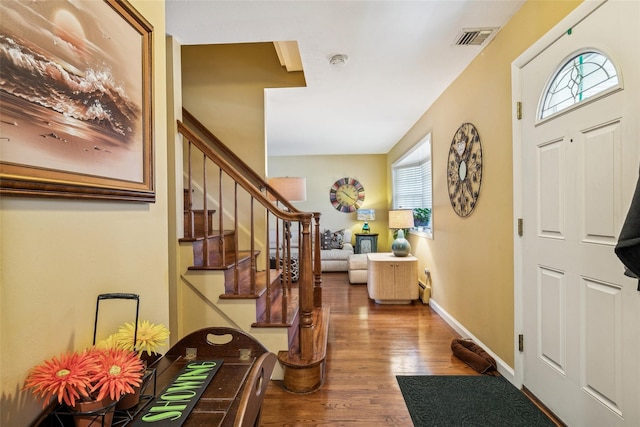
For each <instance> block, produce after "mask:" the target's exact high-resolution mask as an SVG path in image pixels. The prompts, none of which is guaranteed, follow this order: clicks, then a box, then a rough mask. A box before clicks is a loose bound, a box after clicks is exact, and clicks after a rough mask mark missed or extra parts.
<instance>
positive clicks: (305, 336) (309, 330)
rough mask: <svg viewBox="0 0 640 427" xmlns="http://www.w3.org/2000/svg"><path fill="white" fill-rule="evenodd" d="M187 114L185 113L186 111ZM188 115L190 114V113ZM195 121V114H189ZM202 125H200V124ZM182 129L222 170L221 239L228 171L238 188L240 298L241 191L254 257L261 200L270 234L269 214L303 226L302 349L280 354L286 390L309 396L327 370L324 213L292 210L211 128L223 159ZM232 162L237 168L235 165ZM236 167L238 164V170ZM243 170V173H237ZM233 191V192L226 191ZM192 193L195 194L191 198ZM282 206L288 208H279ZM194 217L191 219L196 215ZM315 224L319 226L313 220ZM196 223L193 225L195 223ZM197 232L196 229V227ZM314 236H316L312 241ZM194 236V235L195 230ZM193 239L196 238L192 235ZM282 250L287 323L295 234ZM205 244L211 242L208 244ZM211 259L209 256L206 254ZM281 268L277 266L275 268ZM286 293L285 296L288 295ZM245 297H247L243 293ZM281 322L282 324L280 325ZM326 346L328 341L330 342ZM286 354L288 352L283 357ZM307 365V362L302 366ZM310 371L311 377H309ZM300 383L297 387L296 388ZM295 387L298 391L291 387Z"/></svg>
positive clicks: (203, 130)
mask: <svg viewBox="0 0 640 427" xmlns="http://www.w3.org/2000/svg"><path fill="white" fill-rule="evenodd" d="M185 111H186V110H185ZM187 114H188V113H187ZM189 116H190V115H189ZM190 121H191V122H192V123H199V122H197V121H196V120H195V118H192V116H190ZM200 126H201V125H200ZM177 127H178V131H179V133H180V134H181V135H182V136H183V137H184V138H185V139H187V141H188V142H189V148H190V147H191V146H193V147H195V148H197V149H198V150H200V152H202V153H203V156H204V161H205V164H206V161H207V159H209V160H210V161H212V162H213V163H214V164H216V165H217V166H218V167H219V189H218V194H219V200H218V205H219V208H220V216H219V230H220V233H221V234H224V229H225V227H224V219H223V217H224V215H223V213H224V208H223V191H224V189H223V187H224V186H223V172H224V173H225V174H226V175H225V178H226V176H228V177H229V178H230V179H231V180H232V181H233V185H234V194H233V196H234V197H233V200H234V207H233V216H234V220H235V221H234V225H233V229H234V237H233V238H234V239H235V244H234V251H235V257H234V258H233V259H234V260H235V261H234V262H235V266H236V268H235V269H234V272H233V273H234V275H235V279H236V280H234V294H236V295H237V294H238V272H239V268H238V262H239V261H238V260H239V256H238V251H239V243H238V236H239V233H238V231H239V230H238V219H239V212H238V186H239V187H241V188H242V189H243V190H244V192H246V193H247V194H248V195H249V196H250V212H249V216H250V217H251V219H250V222H251V226H250V236H251V239H250V241H251V253H252V254H254V253H255V242H254V236H255V229H254V219H255V218H254V209H255V207H254V203H255V201H256V200H257V201H258V202H259V203H260V204H261V205H262V206H263V207H264V208H265V209H266V224H267V229H268V228H269V227H268V225H269V215H270V214H273V215H274V218H276V227H279V223H280V221H283V225H284V224H290V223H291V222H294V223H296V224H298V230H297V231H298V233H299V239H298V240H299V248H298V262H299V273H300V277H299V281H298V298H299V300H298V302H299V311H298V314H299V317H298V320H297V328H296V330H297V333H296V334H294V336H296V337H297V343H298V344H297V345H293V347H290V348H289V356H288V357H287V354H286V352H284V355H283V354H280V355H279V356H278V357H279V360H280V361H281V362H282V363H283V364H285V366H286V368H285V371H286V372H290V373H291V375H292V377H291V378H292V380H290V381H287V375H288V374H287V373H285V386H287V387H288V389H289V390H291V391H295V392H297V391H300V392H305V391H309V390H311V389H315V387H317V386H319V385H320V384H321V383H322V382H321V381H320V382H318V383H317V384H316V383H315V381H316V379H317V378H318V376H320V377H322V376H324V374H323V372H324V368H323V367H322V366H323V363H324V362H323V361H324V358H325V354H326V342H325V343H324V344H322V349H318V348H316V347H317V345H318V344H317V343H316V342H315V339H314V338H315V335H314V333H315V324H314V322H316V320H315V319H316V318H317V317H316V316H317V315H318V314H317V313H318V311H317V310H316V308H321V312H322V313H323V314H322V316H324V317H323V318H324V319H327V318H328V311H327V309H326V308H325V309H322V292H321V291H322V289H321V281H322V279H321V261H320V259H321V258H320V222H319V218H320V213H318V212H313V213H311V212H301V211H299V210H298V209H297V208H296V207H295V206H293V205H292V204H291V203H290V202H289V201H288V200H286V199H285V198H284V197H283V196H282V195H281V194H280V193H279V192H278V191H277V190H276V189H274V188H273V187H271V186H270V185H269V184H268V183H267V182H266V181H265V180H264V179H262V177H260V176H259V175H257V174H255V172H253V170H252V169H251V168H250V167H249V166H247V165H246V164H245V163H244V162H243V161H242V160H241V159H239V158H238V157H237V156H235V154H234V153H233V152H232V151H231V150H228V148H226V146H224V144H222V143H221V142H220V141H219V140H218V139H217V138H216V137H215V136H214V135H213V134H211V133H210V132H209V131H208V130H206V128H204V127H203V126H202V127H201V128H200V127H199V128H198V130H199V131H200V133H202V134H204V135H206V136H207V137H208V138H209V139H211V140H212V143H214V144H215V147H216V150H219V151H222V152H223V155H221V154H219V153H218V151H216V150H214V149H213V148H212V147H211V146H210V145H209V144H208V143H207V142H205V141H203V140H202V138H201V137H200V136H199V135H197V134H196V133H195V132H194V131H192V130H191V128H189V127H188V126H186V125H185V124H184V123H183V122H181V121H180V120H178V122H177ZM188 158H189V192H191V191H192V188H191V181H192V170H191V149H189V155H188ZM232 163H233V164H232ZM234 164H235V165H234ZM238 168H239V169H240V170H238ZM203 171H204V174H205V178H204V182H203V189H204V193H205V194H204V195H203V197H204V217H203V221H204V227H205V228H207V227H208V208H207V198H208V195H207V190H206V182H207V180H206V165H203ZM225 188H229V187H225ZM189 194H190V193H189ZM269 195H272V196H274V197H275V198H276V203H275V204H274V203H272V202H271V201H270V200H269V198H268V197H267V196H269ZM280 205H282V206H283V207H284V208H282V207H280ZM191 217H192V215H191ZM314 219H315V221H314ZM193 222H194V221H193V220H192V224H193ZM191 229H192V230H193V228H191ZM312 233H313V236H312ZM192 234H193V231H192ZM266 234H267V237H266V241H267V242H268V241H269V232H268V230H267V232H266ZM277 236H278V239H279V237H280V233H279V232H277ZM191 237H192V238H193V237H194V236H191ZM283 239H284V241H283V248H284V254H283V256H284V258H283V264H282V265H284V266H285V274H284V279H285V282H286V283H284V286H283V295H285V297H284V298H283V299H282V312H283V317H282V319H283V320H281V322H284V321H285V320H284V319H285V317H286V311H287V300H288V297H286V294H288V293H289V292H290V291H291V267H290V265H291V264H290V262H291V241H290V235H285V236H283ZM225 240H226V239H225V238H224V237H223V238H222V239H220V242H221V245H222V248H221V249H222V252H223V254H224V253H225V252H226V250H227V249H226V248H225V243H224V242H225ZM207 241H208V239H207V238H206V237H205V239H204V242H207ZM205 244H206V243H205ZM267 246H268V245H267ZM279 250H280V245H279V244H277V248H276V256H278V254H279ZM266 257H267V264H269V253H268V251H267V253H266ZM206 258H207V260H208V255H207V257H206ZM277 267H278V265H276V268H277ZM269 271H270V269H269V268H267V273H266V277H267V278H269ZM250 275H251V281H250V283H251V291H250V292H251V293H255V291H256V287H255V286H256V263H255V257H252V258H251V268H250ZM267 280H268V283H270V279H267ZM266 292H267V293H269V292H270V286H269V285H268V286H267V290H266ZM285 293H286V294H285ZM243 295H244V294H243ZM268 307H270V306H268V305H267V308H266V310H265V311H266V316H267V318H268V320H267V322H270V321H271V320H269V319H271V317H270V308H268ZM276 322H277V320H276ZM320 324H321V325H322V326H321V329H325V334H324V336H326V335H327V334H326V328H327V326H328V322H326V323H324V324H322V321H320ZM325 341H326V338H325ZM281 353H283V352H281ZM301 362H305V363H301ZM307 372H308V374H307ZM296 383H297V384H296ZM293 384H295V385H294V386H293V387H291V385H293Z"/></svg>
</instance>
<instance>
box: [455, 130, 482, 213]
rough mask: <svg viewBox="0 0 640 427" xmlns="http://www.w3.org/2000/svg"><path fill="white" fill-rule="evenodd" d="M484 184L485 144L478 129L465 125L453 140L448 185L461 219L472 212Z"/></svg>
mask: <svg viewBox="0 0 640 427" xmlns="http://www.w3.org/2000/svg"><path fill="white" fill-rule="evenodd" d="M481 183H482V145H481V144H480V135H479V134H478V130H477V129H476V127H475V126H474V125H472V124H471V123H463V124H462V125H461V126H460V127H459V128H458V130H457V131H456V133H455V135H454V136H453V140H452V141H451V147H450V148H449V159H448V161H447V186H448V188H449V201H451V206H452V207H453V210H454V211H455V212H456V213H457V214H458V215H460V216H461V217H466V216H469V215H470V214H471V212H473V209H474V208H475V207H476V204H477V203H478V197H479V196H480V184H481Z"/></svg>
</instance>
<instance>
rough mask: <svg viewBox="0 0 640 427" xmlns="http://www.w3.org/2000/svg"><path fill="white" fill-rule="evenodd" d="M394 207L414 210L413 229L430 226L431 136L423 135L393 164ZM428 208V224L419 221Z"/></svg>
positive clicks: (427, 228) (427, 229)
mask: <svg viewBox="0 0 640 427" xmlns="http://www.w3.org/2000/svg"><path fill="white" fill-rule="evenodd" d="M392 180H393V203H392V205H393V209H414V220H415V223H416V229H419V230H423V231H424V230H426V231H429V230H430V229H431V224H432V218H431V215H430V214H431V206H432V185H431V135H430V134H429V135H427V136H426V137H424V138H423V139H422V140H421V141H420V142H419V143H418V144H416V145H415V146H414V147H413V148H412V149H411V150H409V152H407V154H405V155H404V156H403V157H401V158H400V159H399V160H398V161H396V162H395V163H394V164H393V165H392ZM425 208H426V209H428V210H429V221H428V224H427V223H425V221H424V220H421V214H422V215H424V209H425Z"/></svg>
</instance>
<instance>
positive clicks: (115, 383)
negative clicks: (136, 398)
mask: <svg viewBox="0 0 640 427" xmlns="http://www.w3.org/2000/svg"><path fill="white" fill-rule="evenodd" d="M95 355H96V359H97V364H98V370H97V372H96V374H95V375H94V376H93V380H94V386H93V387H92V388H91V391H92V392H95V391H97V392H98V395H97V396H96V399H97V400H102V399H103V398H104V397H106V396H109V397H110V398H111V399H113V400H118V399H120V397H121V396H122V395H123V394H125V393H133V392H134V390H133V386H137V385H140V384H141V383H142V374H143V373H144V366H143V364H142V361H141V360H140V359H139V358H138V357H137V355H136V353H134V352H131V351H128V350H124V349H120V348H111V349H107V350H102V351H95Z"/></svg>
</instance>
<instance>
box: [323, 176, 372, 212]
mask: <svg viewBox="0 0 640 427" xmlns="http://www.w3.org/2000/svg"><path fill="white" fill-rule="evenodd" d="M329 200H330V201H331V204H332V205H333V207H334V208H336V209H337V210H339V211H340V212H355V211H356V210H357V209H358V208H359V207H360V206H362V203H363V202H364V187H363V186H362V184H360V183H359V182H358V180H356V179H353V178H340V179H339V180H337V181H336V182H334V183H333V185H332V186H331V188H330V189H329Z"/></svg>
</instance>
